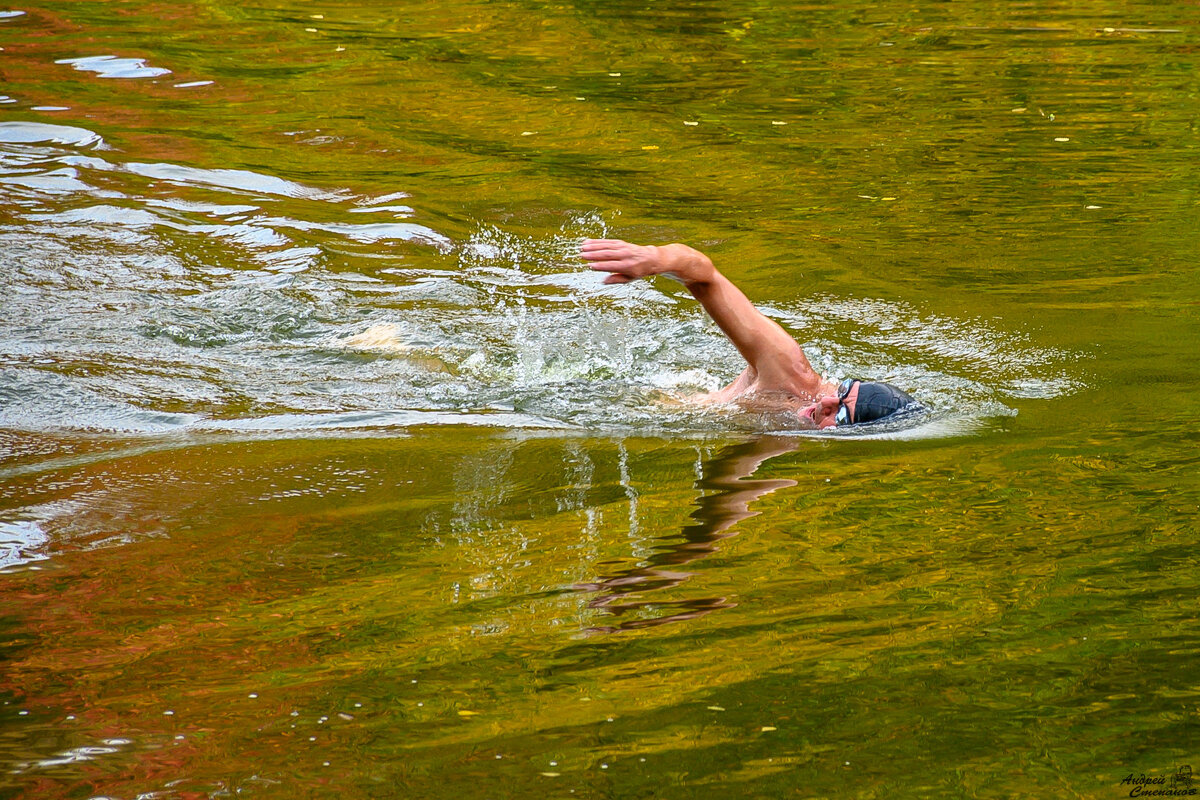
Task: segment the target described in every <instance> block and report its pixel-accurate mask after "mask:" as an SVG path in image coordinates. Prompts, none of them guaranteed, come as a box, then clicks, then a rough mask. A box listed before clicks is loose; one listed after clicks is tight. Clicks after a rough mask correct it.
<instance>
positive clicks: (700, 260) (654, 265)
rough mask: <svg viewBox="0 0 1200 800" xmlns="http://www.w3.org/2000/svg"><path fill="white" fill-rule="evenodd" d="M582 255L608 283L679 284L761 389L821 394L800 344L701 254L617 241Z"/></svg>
mask: <svg viewBox="0 0 1200 800" xmlns="http://www.w3.org/2000/svg"><path fill="white" fill-rule="evenodd" d="M580 255H581V257H582V258H583V259H584V260H585V261H587V262H589V264H590V266H591V268H592V269H594V270H598V271H600V272H608V273H611V274H610V275H609V276H608V277H607V278H605V279H604V282H605V283H628V282H630V281H632V280H636V279H638V278H647V277H650V276H653V275H666V276H668V277H671V278H674V279H675V280H677V281H679V282H681V283H682V284H683V285H684V286H686V287H687V289H688V291H689V292H691V293H692V296H693V297H695V298H696V299H697V300H698V301H700V305H702V306H704V310H705V311H707V312H708V315H709V316H710V317H712V318H713V321H714V322H716V323H717V326H718V327H719V328H720V329H721V330H722V331H724V332H725V335H726V336H728V337H729V339H730V340H731V341H732V342H733V345H734V347H736V348H737V349H738V352H739V353H741V354H742V357H743V358H745V359H746V361H747V362H748V363H749V364H750V366H751V367H753V368H754V370H755V371H756V372H757V373H758V383H759V386H760V388H762V389H767V390H781V391H787V392H791V393H793V394H797V395H809V396H815V395H816V394H817V391H818V389H819V388H820V386H821V377H820V376H819V375H817V374H816V372H815V371H814V370H813V368H812V366H811V365H810V364H809V362H808V358H807V357H806V356H805V355H804V350H802V349H801V347H800V345H799V344H797V343H796V340H795V339H793V338H792V337H791V336H790V335H789V334H788V333H787V331H785V330H784V329H783V328H781V327H780V326H779V325H778V324H777V323H776V322H774V321H773V320H770V319H768V318H767V317H765V316H763V314H762V312H760V311H759V310H758V309H757V308H755V307H754V305H753V304H752V303H751V302H750V300H749V298H747V297H746V295H745V294H743V293H742V290H741V289H739V288H737V287H736V286H734V285H733V283H732V282H731V281H730V280H729V279H728V278H726V277H725V276H724V275H722V274H721V273H720V272H718V271H717V268H716V267H714V266H713V263H712V261H710V260H709V258H708V256H706V255H704V254H703V253H701V252H700V251H699V250H694V249H693V248H691V247H688V246H687V245H682V244H668V245H664V246H662V247H655V246H653V245H637V244H631V243H629V242H624V241H621V240H619V239H588V240H586V241H584V243H583V247H582V248H581V250H580Z"/></svg>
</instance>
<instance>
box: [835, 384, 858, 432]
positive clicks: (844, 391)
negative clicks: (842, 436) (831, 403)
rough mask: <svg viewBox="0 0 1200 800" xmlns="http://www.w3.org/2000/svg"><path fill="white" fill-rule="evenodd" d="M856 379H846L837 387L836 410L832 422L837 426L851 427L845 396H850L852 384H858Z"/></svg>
mask: <svg viewBox="0 0 1200 800" xmlns="http://www.w3.org/2000/svg"><path fill="white" fill-rule="evenodd" d="M858 382H859V380H858V378H846V380H844V381H842V382H841V384H840V385H838V392H837V399H838V410H837V416H836V417H834V418H833V421H834V422H836V423H837V424H838V425H853V424H854V420H852V419H850V409H848V408H846V395H848V394H850V390H851V389H853V388H854V384H856V383H858Z"/></svg>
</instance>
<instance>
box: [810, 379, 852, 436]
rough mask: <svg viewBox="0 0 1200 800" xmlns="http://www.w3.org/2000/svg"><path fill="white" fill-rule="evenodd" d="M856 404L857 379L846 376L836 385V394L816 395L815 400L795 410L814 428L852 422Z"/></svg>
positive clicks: (831, 426)
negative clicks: (839, 384)
mask: <svg viewBox="0 0 1200 800" xmlns="http://www.w3.org/2000/svg"><path fill="white" fill-rule="evenodd" d="M857 404H858V381H857V380H854V379H853V378H847V379H846V380H844V381H842V385H841V386H839V387H838V393H837V394H830V395H826V396H824V397H818V398H817V402H815V403H813V404H812V405H808V406H805V407H804V408H802V409H800V410H799V411H798V412H796V413H797V414H798V415H799V416H800V419H801V420H807V421H808V422H811V423H812V425H813V427H814V428H833V427H835V426H837V425H849V424H852V423H853V422H854V408H855V406H856V405H857Z"/></svg>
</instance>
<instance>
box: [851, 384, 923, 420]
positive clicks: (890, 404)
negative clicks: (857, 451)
mask: <svg viewBox="0 0 1200 800" xmlns="http://www.w3.org/2000/svg"><path fill="white" fill-rule="evenodd" d="M919 405H920V404H919V403H917V401H916V400H913V399H912V398H911V397H909V396H908V395H907V394H906V393H904V392H902V391H900V390H899V389H897V388H896V387H895V386H892V385H891V384H890V383H881V382H879V381H859V382H858V401H857V402H856V403H855V404H854V422H853V423H852V424H855V425H857V424H858V423H860V422H874V421H875V420H878V419H883V418H884V417H890V416H891V415H892V414H895V413H896V412H897V411H903V410H904V409H906V408H908V407H909V406H914V407H915V406H919Z"/></svg>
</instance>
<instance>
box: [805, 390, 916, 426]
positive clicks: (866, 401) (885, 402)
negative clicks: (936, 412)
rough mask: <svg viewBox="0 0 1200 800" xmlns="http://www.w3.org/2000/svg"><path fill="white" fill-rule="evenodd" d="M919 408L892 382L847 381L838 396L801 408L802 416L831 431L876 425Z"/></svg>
mask: <svg viewBox="0 0 1200 800" xmlns="http://www.w3.org/2000/svg"><path fill="white" fill-rule="evenodd" d="M919 406H920V404H919V403H917V401H916V400H913V399H912V397H910V396H909V395H908V394H907V393H905V392H903V391H901V390H900V389H897V388H896V387H895V386H892V385H891V384H890V383H882V382H879V381H860V380H858V379H856V378H847V379H846V380H844V381H842V383H841V385H839V386H838V391H837V394H836V395H827V396H825V397H821V398H819V399H818V400H817V402H815V403H813V404H812V405H810V406H806V407H805V408H802V409H801V410H800V412H799V415H800V418H801V419H807V420H809V421H811V422H812V423H813V424H814V425H815V426H816V427H818V428H832V427H834V426H838V427H841V426H845V425H859V424H861V423H864V422H877V421H879V420H882V419H887V418H888V417H890V416H892V415H893V414H896V413H899V412H900V411H904V410H905V409H908V408H917V407H919Z"/></svg>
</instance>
